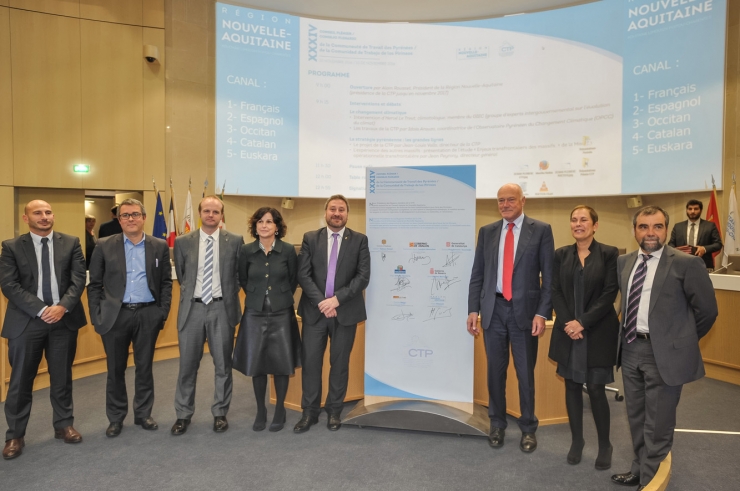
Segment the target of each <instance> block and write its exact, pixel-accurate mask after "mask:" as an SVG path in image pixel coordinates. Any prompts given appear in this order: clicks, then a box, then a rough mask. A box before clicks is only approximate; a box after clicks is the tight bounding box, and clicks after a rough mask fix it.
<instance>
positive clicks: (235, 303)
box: [174, 229, 244, 331]
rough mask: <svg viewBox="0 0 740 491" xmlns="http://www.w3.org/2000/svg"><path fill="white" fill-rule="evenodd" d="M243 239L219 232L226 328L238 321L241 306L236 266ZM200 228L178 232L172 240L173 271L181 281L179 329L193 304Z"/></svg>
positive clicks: (233, 325)
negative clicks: (173, 244)
mask: <svg viewBox="0 0 740 491" xmlns="http://www.w3.org/2000/svg"><path fill="white" fill-rule="evenodd" d="M243 243H244V239H243V238H242V236H241V235H237V234H233V233H231V232H227V231H226V230H221V231H219V237H218V264H219V269H218V271H219V274H220V275H221V296H222V297H223V299H224V300H223V302H224V307H225V308H226V315H227V317H228V319H229V327H235V326H236V325H237V324H239V321H240V320H241V317H242V308H241V305H240V303H239V280H238V276H237V265H238V264H239V253H240V251H241V246H242V244H243ZM199 247H200V229H198V230H195V231H194V232H190V233H189V234H187V235H181V236H180V237H178V238H177V239H175V248H174V256H175V273H176V274H177V280H178V281H179V282H180V307H179V309H178V310H177V329H178V330H180V331H182V330H183V328H184V327H185V321H186V320H187V319H188V314H189V313H190V307H191V306H192V304H193V295H194V293H195V282H196V280H197V279H198V252H199Z"/></svg>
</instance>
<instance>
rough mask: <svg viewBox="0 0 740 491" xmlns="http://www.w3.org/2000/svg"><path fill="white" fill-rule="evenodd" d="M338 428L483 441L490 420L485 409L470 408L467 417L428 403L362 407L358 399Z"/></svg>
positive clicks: (398, 402) (394, 402) (465, 414)
mask: <svg viewBox="0 0 740 491" xmlns="http://www.w3.org/2000/svg"><path fill="white" fill-rule="evenodd" d="M342 424H344V425H354V426H359V427H360V428H362V427H364V426H370V427H375V428H392V429H396V430H412V431H430V432H434V433H451V434H456V435H458V436H462V435H471V436H485V437H487V436H488V431H489V426H490V419H489V416H488V409H486V408H485V407H483V406H481V405H479V404H474V405H473V414H469V413H466V412H465V411H462V410H460V409H456V408H454V407H450V406H447V405H444V404H439V403H435V402H430V401H420V400H414V399H402V400H396V401H388V402H380V403H377V404H370V405H367V406H366V405H365V399H362V400H360V401H359V402H358V403H357V405H356V406H355V407H354V409H352V411H350V413H349V414H348V415H347V416H346V417H345V418H344V419H343V420H342Z"/></svg>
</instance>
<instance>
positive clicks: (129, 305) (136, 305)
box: [121, 302, 157, 310]
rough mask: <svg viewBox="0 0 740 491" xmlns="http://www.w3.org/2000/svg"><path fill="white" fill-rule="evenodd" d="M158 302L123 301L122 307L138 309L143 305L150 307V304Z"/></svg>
mask: <svg viewBox="0 0 740 491" xmlns="http://www.w3.org/2000/svg"><path fill="white" fill-rule="evenodd" d="M156 303H157V302H143V303H122V304H121V307H123V308H124V309H129V310H136V309H140V308H142V307H149V306H150V305H155V304H156Z"/></svg>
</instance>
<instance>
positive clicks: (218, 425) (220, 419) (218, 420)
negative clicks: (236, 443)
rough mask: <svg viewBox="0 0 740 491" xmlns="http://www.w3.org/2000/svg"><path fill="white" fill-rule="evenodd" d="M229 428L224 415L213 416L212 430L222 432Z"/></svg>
mask: <svg viewBox="0 0 740 491" xmlns="http://www.w3.org/2000/svg"><path fill="white" fill-rule="evenodd" d="M228 429H229V422H228V421H226V416H215V417H214V418H213V431H215V432H216V433H223V432H224V431H226V430H228Z"/></svg>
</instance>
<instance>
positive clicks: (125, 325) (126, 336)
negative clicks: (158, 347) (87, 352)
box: [102, 305, 162, 423]
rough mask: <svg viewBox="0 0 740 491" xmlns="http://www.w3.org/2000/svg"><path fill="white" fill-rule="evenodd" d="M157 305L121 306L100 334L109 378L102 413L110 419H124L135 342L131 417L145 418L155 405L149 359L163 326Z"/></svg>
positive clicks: (112, 420)
mask: <svg viewBox="0 0 740 491" xmlns="http://www.w3.org/2000/svg"><path fill="white" fill-rule="evenodd" d="M161 318H162V316H161V313H160V310H159V307H157V306H156V305H149V306H147V307H141V308H139V309H136V310H130V309H128V308H125V307H121V311H120V312H119V313H118V317H117V318H116V322H115V323H114V324H113V327H112V328H111V329H110V331H108V332H107V333H105V334H103V336H102V337H103V348H105V355H106V356H107V357H108V359H107V364H108V380H107V383H106V388H105V413H106V415H107V416H108V421H110V422H111V423H118V422H123V420H124V419H125V418H126V414H128V394H127V392H126V365H127V362H128V351H129V345H131V344H132V343H133V345H134V365H135V366H136V376H135V379H134V418H136V419H143V418H148V417H149V416H151V414H152V407H153V406H154V376H153V375H152V361H153V360H154V345H155V344H156V342H157V337H158V336H159V331H160V328H161V327H162V322H161Z"/></svg>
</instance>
